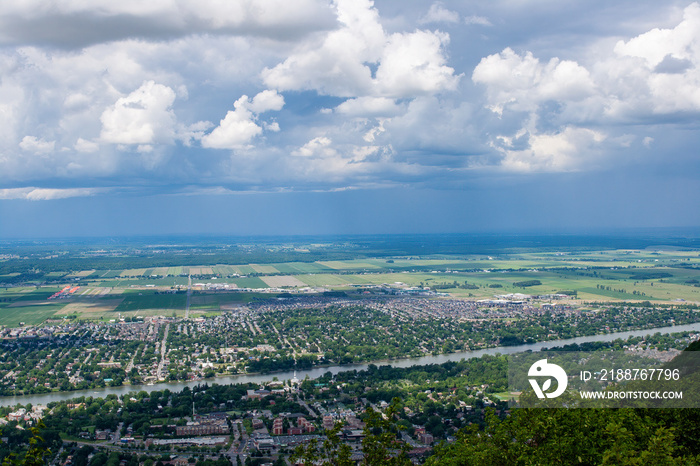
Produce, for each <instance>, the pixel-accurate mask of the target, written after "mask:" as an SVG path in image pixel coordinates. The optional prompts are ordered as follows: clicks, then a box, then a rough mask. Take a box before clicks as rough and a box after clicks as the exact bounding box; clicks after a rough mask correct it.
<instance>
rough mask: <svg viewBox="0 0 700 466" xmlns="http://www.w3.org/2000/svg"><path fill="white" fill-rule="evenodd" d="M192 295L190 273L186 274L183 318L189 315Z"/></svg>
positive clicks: (187, 317)
mask: <svg viewBox="0 0 700 466" xmlns="http://www.w3.org/2000/svg"><path fill="white" fill-rule="evenodd" d="M191 296H192V275H188V276H187V303H186V304H185V319H189V317H190V297H191Z"/></svg>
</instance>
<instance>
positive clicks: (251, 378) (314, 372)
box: [0, 322, 700, 406]
mask: <svg viewBox="0 0 700 466" xmlns="http://www.w3.org/2000/svg"><path fill="white" fill-rule="evenodd" d="M693 331H700V322H696V323H694V324H685V325H672V326H667V327H657V328H650V329H644V330H629V331H623V332H615V333H605V334H600V335H590V336H585V337H575V338H567V339H561V340H547V341H541V342H537V343H530V344H524V345H515V346H497V347H493V348H485V349H480V350H473V351H461V352H457V353H449V354H439V355H426V356H421V357H417V358H404V359H385V360H375V361H369V362H366V363H358V364H340V365H332V366H323V367H322V366H316V367H314V368H312V369H308V370H301V371H282V372H270V373H266V374H237V375H226V376H220V377H215V378H210V379H201V380H191V381H187V382H160V383H157V384H153V385H122V386H119V387H104V388H96V389H87V390H74V391H67V392H51V393H41V394H33V395H18V396H5V397H0V406H15V405H17V404H21V405H26V404H27V403H31V404H33V405H36V404H44V405H45V404H47V403H50V402H53V401H62V400H69V399H72V398H78V397H82V396H92V397H95V398H104V397H106V396H107V395H117V396H121V395H126V394H128V393H133V392H136V391H145V392H147V393H150V392H153V391H156V390H165V389H168V390H170V391H181V390H182V389H184V388H185V387H190V388H192V387H195V386H198V385H201V384H203V383H208V384H212V383H216V384H220V385H226V384H234V383H264V382H269V381H271V380H273V378H275V377H276V378H277V379H278V380H291V379H292V378H293V377H297V378H298V379H299V380H303V379H305V378H306V377H309V378H310V379H315V378H318V377H320V376H322V375H323V374H325V373H327V372H331V373H332V374H337V373H338V372H343V371H351V370H358V371H359V370H364V369H367V367H368V366H369V365H370V364H374V365H386V364H389V365H392V366H394V367H410V366H421V365H428V364H442V363H444V362H448V361H459V360H461V359H469V358H476V357H482V356H484V355H487V354H488V355H495V354H514V353H522V352H525V351H540V350H541V349H542V348H552V347H555V346H564V345H570V344H574V343H577V344H581V343H587V342H596V341H613V340H616V339H618V338H629V337H641V336H646V335H653V334H655V333H661V334H669V333H680V332H693Z"/></svg>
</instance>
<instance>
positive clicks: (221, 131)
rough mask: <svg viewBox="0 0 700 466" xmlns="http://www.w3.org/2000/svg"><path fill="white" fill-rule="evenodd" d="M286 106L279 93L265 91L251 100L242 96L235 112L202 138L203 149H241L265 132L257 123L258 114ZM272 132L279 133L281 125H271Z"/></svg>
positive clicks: (235, 104)
mask: <svg viewBox="0 0 700 466" xmlns="http://www.w3.org/2000/svg"><path fill="white" fill-rule="evenodd" d="M283 106H284V98H283V97H282V96H281V95H279V94H278V93H277V91H271V90H265V91H262V92H260V93H259V94H257V95H256V96H255V97H253V99H252V100H251V99H250V98H249V97H248V96H247V95H244V96H242V97H241V98H240V99H238V100H237V101H236V102H235V103H234V104H233V108H234V110H232V111H229V112H227V113H226V116H225V117H224V119H223V120H221V121H220V122H219V126H217V127H216V128H214V130H213V131H212V132H211V133H209V134H207V135H205V136H203V137H202V147H207V148H210V149H241V148H244V147H246V146H247V145H248V144H249V143H250V141H251V140H252V139H253V138H254V137H256V136H258V135H260V134H261V133H262V132H263V128H262V127H261V126H259V125H258V124H257V123H256V119H257V114H259V113H263V112H267V111H270V110H276V111H279V110H281V109H282V107H283ZM270 129H271V130H272V131H279V125H278V124H277V123H276V122H274V123H270Z"/></svg>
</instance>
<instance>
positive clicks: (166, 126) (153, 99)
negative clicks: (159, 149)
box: [100, 81, 175, 144]
mask: <svg viewBox="0 0 700 466" xmlns="http://www.w3.org/2000/svg"><path fill="white" fill-rule="evenodd" d="M174 101H175V91H173V90H172V89H171V88H170V87H168V86H164V85H162V84H156V83H155V82H154V81H146V82H144V83H143V84H142V85H141V87H139V88H138V89H136V90H135V91H133V92H132V93H131V94H129V95H128V96H126V97H122V98H120V99H118V100H117V101H116V102H115V104H114V105H113V106H111V107H109V108H107V109H106V110H105V111H104V112H103V113H102V116H101V117H100V121H101V122H102V131H101V133H100V140H101V141H102V142H105V143H113V144H153V143H166V144H167V143H170V142H172V140H173V137H174V127H175V114H174V112H173V111H172V109H171V106H172V104H173V102H174Z"/></svg>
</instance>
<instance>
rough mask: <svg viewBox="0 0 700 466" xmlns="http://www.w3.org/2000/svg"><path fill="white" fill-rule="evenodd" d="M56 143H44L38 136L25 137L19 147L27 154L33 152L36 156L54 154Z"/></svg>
mask: <svg viewBox="0 0 700 466" xmlns="http://www.w3.org/2000/svg"><path fill="white" fill-rule="evenodd" d="M55 145H56V142H55V141H44V140H43V139H39V138H37V137H36V136H25V137H23V138H22V142H20V143H19V147H20V148H21V149H22V150H24V151H27V152H33V153H35V154H48V153H51V152H53V149H54V146H55Z"/></svg>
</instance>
